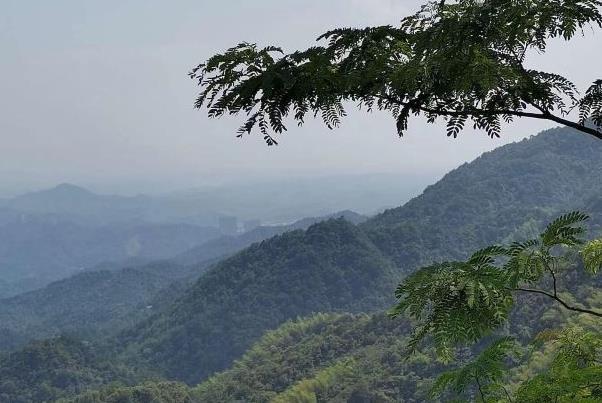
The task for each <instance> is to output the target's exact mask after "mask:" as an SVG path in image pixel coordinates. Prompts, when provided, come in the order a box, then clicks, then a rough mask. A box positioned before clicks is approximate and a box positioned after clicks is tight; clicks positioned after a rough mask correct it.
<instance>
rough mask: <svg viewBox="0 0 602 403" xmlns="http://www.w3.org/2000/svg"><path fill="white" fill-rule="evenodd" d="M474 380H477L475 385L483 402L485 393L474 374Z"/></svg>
mask: <svg viewBox="0 0 602 403" xmlns="http://www.w3.org/2000/svg"><path fill="white" fill-rule="evenodd" d="M474 378H475V380H476V381H477V386H478V388H479V394H480V395H481V400H482V401H483V402H485V394H484V393H483V388H482V387H481V382H479V377H478V376H477V375H475V377H474Z"/></svg>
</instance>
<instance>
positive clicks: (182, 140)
mask: <svg viewBox="0 0 602 403" xmlns="http://www.w3.org/2000/svg"><path fill="white" fill-rule="evenodd" d="M0 3H1V5H2V13H0V49H2V59H1V61H0V136H1V140H2V146H1V147H2V153H1V155H0V157H1V158H0V195H7V194H12V193H16V192H21V191H26V190H31V189H36V188H41V187H47V186H53V185H55V184H57V183H62V182H71V183H77V184H80V185H85V186H88V187H91V188H93V189H100V190H105V191H112V192H118V193H137V192H147V193H153V192H165V191H169V190H173V189H180V188H186V187H198V186H202V185H205V184H214V183H222V182H228V181H230V182H232V181H234V182H236V181H239V182H242V181H247V182H248V181H253V180H258V179H261V180H266V179H270V178H286V177H312V176H329V175H356V174H373V173H388V174H391V173H393V174H399V175H400V177H403V176H406V177H412V176H421V177H433V178H435V177H439V176H441V175H442V174H444V173H445V172H447V171H448V170H450V169H453V168H454V167H456V166H458V165H460V164H462V163H463V162H466V161H470V160H472V159H474V158H476V157H477V156H478V155H480V154H481V153H482V152H484V151H487V150H491V149H493V148H496V147H499V146H501V145H503V144H505V143H508V142H512V141H517V140H520V139H521V138H523V137H526V136H529V135H532V134H535V133H537V132H538V131H540V130H543V129H545V128H548V127H552V126H554V124H551V123H546V122H540V121H528V120H522V121H517V122H515V123H513V124H511V125H508V126H506V127H504V133H503V135H502V138H500V139H493V140H492V139H490V138H488V137H487V136H486V135H485V134H484V133H480V132H471V131H466V132H464V133H463V134H461V136H460V137H459V138H457V139H450V138H447V137H446V136H445V130H444V127H442V126H441V125H427V124H425V123H424V122H423V121H421V120H413V121H412V122H411V124H410V130H409V132H408V134H407V135H406V136H405V137H404V138H402V139H399V138H398V137H397V136H396V134H395V122H394V121H393V120H392V118H391V117H390V116H388V115H384V114H380V113H373V114H366V113H364V112H358V111H351V113H350V117H349V118H348V119H347V120H345V121H344V123H343V125H342V127H341V128H339V129H337V130H335V131H330V130H328V129H326V128H325V127H324V126H323V125H322V124H321V123H319V122H308V123H307V124H306V125H305V126H303V127H302V128H296V127H291V128H290V130H289V132H287V133H286V134H285V135H283V136H282V137H281V138H280V140H281V141H280V145H279V146H278V147H267V146H266V145H265V143H264V142H263V140H262V138H261V136H258V135H257V136H247V137H245V138H243V139H238V138H236V137H235V130H236V128H237V127H238V126H239V125H240V120H239V119H237V118H231V117H226V118H222V119H219V120H209V119H208V118H207V116H206V114H205V113H204V112H202V111H197V110H195V109H194V108H193V106H192V104H193V101H194V98H195V96H196V94H197V92H198V88H197V87H196V85H195V83H194V82H193V81H192V80H190V79H189V78H188V76H187V73H188V72H189V71H190V70H191V68H192V67H194V66H195V65H197V64H198V63H201V62H203V61H204V60H205V59H207V58H208V57H209V56H211V55H212V54H214V53H216V52H219V51H222V50H224V49H226V48H228V47H231V46H233V45H235V44H237V43H239V42H242V41H246V42H254V43H258V44H259V45H268V44H273V45H279V46H282V47H283V48H284V49H285V50H288V51H293V50H296V49H300V48H305V47H307V46H311V45H312V44H313V43H314V40H315V38H316V37H317V36H318V35H320V34H321V33H323V32H324V31H326V30H329V29H331V28H335V27H342V26H351V27H363V26H368V25H381V24H396V23H397V22H398V21H399V20H400V19H401V18H402V17H403V16H405V15H408V14H410V13H412V12H414V11H416V10H417V8H418V7H419V5H420V4H422V1H416V0H364V1H361V0H328V1H325V0H287V1H284V0H253V1H243V0H227V1H224V0H221V1H217V0H195V1H189V0H182V1H159V0H105V1H92V0H54V1H46V0H28V1H22V0H0ZM599 34H600V33H598V36H597V39H596V36H595V35H594V34H593V33H591V32H587V33H586V35H585V36H584V37H579V38H577V39H575V40H573V41H572V42H571V43H570V44H566V43H563V42H560V41H557V42H554V43H552V45H551V47H550V49H549V51H548V52H547V53H546V54H545V55H534V57H533V59H532V64H533V65H534V66H537V67H538V68H540V69H542V70H548V71H554V72H558V73H561V74H565V75H567V76H568V77H570V78H571V79H573V81H575V82H576V84H578V85H579V86H580V88H586V86H587V85H588V83H591V81H593V80H594V79H596V78H599V66H600V63H601V62H602V52H601V51H600V50H601V49H602V46H600V44H601V42H600V38H602V37H601V36H600V35H599Z"/></svg>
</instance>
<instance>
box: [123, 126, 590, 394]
mask: <svg viewBox="0 0 602 403" xmlns="http://www.w3.org/2000/svg"><path fill="white" fill-rule="evenodd" d="M600 155H602V144H600V143H599V142H596V140H595V139H592V138H590V137H587V136H586V135H579V134H577V133H574V132H572V131H570V130H568V129H553V130H550V131H547V132H544V133H542V134H540V135H538V136H536V137H533V138H531V139H528V140H524V141H522V142H520V143H516V144H511V145H508V146H505V147H502V148H500V149H499V150H496V151H493V152H491V153H487V154H485V155H483V156H482V157H480V158H478V159H477V160H475V161H473V162H472V163H470V164H466V165H464V166H462V167H460V168H458V169H456V170H454V171H452V172H451V173H450V174H448V175H446V176H445V177H444V178H443V179H442V180H441V181H439V182H438V183H437V184H436V185H434V186H432V187H430V188H428V189H427V190H426V191H425V192H424V194H423V195H421V196H419V197H417V198H415V199H414V200H412V201H410V202H409V203H408V204H406V205H405V206H403V207H400V208H397V209H393V210H388V211H386V212H385V213H383V214H381V215H379V216H377V217H375V218H372V219H370V220H368V221H367V222H365V223H364V224H360V226H359V227H353V226H351V224H344V223H343V222H331V223H326V224H321V225H317V226H314V227H312V228H310V229H309V230H308V231H307V232H305V233H303V232H296V233H290V234H286V235H284V236H282V237H277V238H274V239H271V240H269V241H265V242H262V243H260V244H256V245H254V246H252V247H251V248H249V249H247V250H245V251H244V252H243V253H241V254H239V255H236V256H235V257H233V258H230V259H227V260H225V261H223V262H221V263H220V264H219V265H217V266H216V267H215V268H214V269H213V270H212V271H211V272H210V273H208V274H207V275H205V276H202V277H201V278H200V279H199V280H198V282H197V283H196V284H195V285H194V286H193V287H192V288H191V289H190V290H189V291H188V292H187V293H186V294H185V295H184V296H182V298H180V299H179V300H178V301H176V302H175V303H174V304H173V305H172V307H171V308H170V309H168V310H167V311H165V312H164V313H162V314H160V315H157V316H155V317H151V318H150V319H149V320H148V321H147V322H145V323H143V324H142V325H140V326H138V327H136V328H133V329H131V330H130V331H128V332H127V333H126V334H125V335H124V337H123V338H122V339H121V341H120V343H123V344H125V345H128V347H127V352H126V354H125V356H126V357H128V358H130V359H140V358H142V360H143V362H145V363H147V364H149V365H151V366H152V367H154V368H156V369H159V370H162V371H164V372H163V373H164V374H166V375H167V376H169V377H175V378H176V379H180V380H184V381H187V382H197V381H198V380H200V379H202V378H203V377H205V376H207V375H209V374H211V373H212V372H214V371H215V370H219V369H221V368H224V367H225V366H227V365H228V364H229V363H230V362H231V361H232V360H233V359H235V358H236V357H237V356H239V355H240V354H241V353H242V352H243V351H244V350H245V348H247V347H248V346H249V345H250V344H251V343H252V341H253V340H254V339H256V338H257V337H259V335H261V334H262V333H263V332H264V331H265V330H268V329H270V328H273V327H275V326H277V325H278V324H279V323H282V322H283V321H285V320H287V319H291V318H294V317H296V316H298V315H305V314H307V313H310V312H315V311H322V312H324V311H337V310H338V311H346V310H351V309H355V310H364V311H365V310H369V309H375V308H382V307H385V305H386V303H387V301H389V295H388V294H387V293H388V292H389V291H388V290H390V285H391V284H393V283H396V282H397V280H398V279H399V278H400V277H401V276H403V274H404V273H409V272H411V271H413V270H415V269H416V268H417V267H419V266H420V265H423V264H425V263H427V262H430V261H434V260H445V259H454V258H459V257H466V255H467V254H468V253H469V252H471V251H473V250H475V249H478V248H479V247H482V246H485V245H487V244H490V243H494V242H497V241H501V240H503V239H506V238H517V237H526V236H524V235H530V234H531V233H533V232H535V231H536V230H538V229H539V228H540V227H541V225H542V224H543V223H545V222H547V221H548V220H549V218H550V217H551V216H553V215H556V214H557V213H559V212H561V211H565V210H569V209H575V208H579V207H581V206H582V205H584V204H585V203H586V201H587V200H591V198H592V197H593V195H596V194H600V193H602V189H601V188H602V183H600V181H599V179H598V178H599V175H598V174H599V173H600V172H602V159H600V158H599V156H600ZM525 189H527V190H525ZM352 245H353V246H352ZM375 245H376V247H375ZM389 259H391V260H392V261H393V262H394V263H395V264H394V265H391V264H390V262H389ZM367 273H368V274H367ZM378 276H381V277H378ZM391 278H395V280H390V279H391ZM391 281H392V283H388V282H391ZM357 285H361V292H359V293H358V292H348V290H352V289H353V287H357ZM379 304H380V305H379Z"/></svg>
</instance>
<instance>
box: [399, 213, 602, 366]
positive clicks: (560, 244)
mask: <svg viewBox="0 0 602 403" xmlns="http://www.w3.org/2000/svg"><path fill="white" fill-rule="evenodd" d="M587 219H588V216H587V215H585V214H583V213H580V212H572V213H568V214H565V215H563V216H561V217H559V218H557V219H556V220H554V221H553V222H552V223H550V224H549V225H548V226H547V228H546V229H545V230H544V231H543V232H542V233H541V234H540V236H539V237H538V238H537V239H532V240H529V241H525V242H514V243H512V244H511V245H509V246H491V247H488V248H485V249H482V250H480V251H477V252H476V253H474V254H473V255H472V256H471V257H470V258H469V259H468V260H467V261H465V262H447V263H442V264H435V265H433V266H428V267H424V268H422V269H420V270H418V271H417V272H415V273H414V274H412V275H410V276H409V277H407V278H406V279H405V280H404V281H403V282H402V283H401V284H400V285H399V286H398V288H397V290H396V294H395V295H396V297H397V298H398V300H399V303H398V304H397V305H396V306H395V307H394V308H393V309H392V310H391V312H390V314H391V315H392V316H393V317H397V316H400V315H402V314H408V315H409V316H410V317H412V318H414V319H415V320H417V325H416V330H415V333H414V337H413V339H412V342H411V343H410V347H411V348H412V349H415V347H416V346H417V345H418V343H419V342H420V341H421V340H422V339H424V338H425V337H427V336H429V337H431V338H432V339H433V341H434V343H435V345H436V346H437V347H438V349H439V352H440V354H441V356H442V358H443V359H446V360H450V359H451V358H452V353H453V350H452V348H453V346H454V345H457V344H461V343H471V342H476V341H478V340H479V339H481V338H482V337H484V336H486V335H487V334H489V333H491V332H492V331H493V330H495V329H497V328H498V327H500V326H501V325H502V324H504V323H505V322H506V321H507V320H508V316H509V313H510V310H511V309H512V307H513V305H514V302H515V293H516V292H532V293H536V294H543V295H545V296H547V297H550V298H553V299H555V300H556V301H558V302H560V303H562V304H563V305H564V306H565V307H567V308H569V309H570V308H571V307H570V306H568V305H567V304H566V303H565V302H564V301H562V300H561V299H560V297H559V296H558V290H557V275H558V273H559V272H560V271H561V270H562V269H563V268H564V267H565V266H566V264H565V263H566V253H564V252H565V251H567V250H570V249H571V248H574V247H576V246H579V245H581V244H583V243H584V240H583V239H582V236H583V235H584V233H585V229H584V228H583V226H582V223H583V222H584V221H585V220H587ZM597 242H598V241H594V243H590V244H588V245H587V246H586V247H585V250H586V251H587V253H586V255H585V256H586V260H587V259H589V260H590V262H592V261H593V262H597V259H598V258H599V256H598V255H596V254H595V253H594V252H593V250H597V251H598V252H599V250H598V249H596V248H595V247H592V246H591V245H597ZM592 256H594V257H592ZM589 264H590V265H591V264H593V263H589ZM544 279H547V280H549V281H550V282H552V287H553V290H551V291H549V292H548V291H544V290H539V289H532V288H526V287H527V286H533V285H538V284H541V282H542V281H543V280H544Z"/></svg>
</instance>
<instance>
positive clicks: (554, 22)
mask: <svg viewBox="0 0 602 403" xmlns="http://www.w3.org/2000/svg"><path fill="white" fill-rule="evenodd" d="M601 6H602V3H601V2H600V1H598V0H575V1H564V0H518V1H512V2H511V3H509V2H508V1H507V0H488V1H475V0H457V1H453V2H451V1H448V2H446V1H428V2H427V3H426V4H425V5H424V6H423V7H422V9H421V10H420V11H419V12H418V13H416V14H415V15H412V16H410V17H406V18H403V19H402V20H401V24H400V25H399V26H395V27H394V26H379V27H369V28H364V29H353V28H342V29H335V30H332V31H329V32H327V33H325V34H323V35H322V36H320V37H319V38H318V40H322V41H324V42H327V44H325V45H323V46H314V47H311V48H309V49H307V50H304V51H297V52H293V53H290V54H285V53H284V52H283V51H282V50H281V49H280V48H277V47H273V46H268V47H265V48H258V47H257V46H256V45H253V44H249V43H241V44H240V45H238V46H236V47H234V48H231V49H229V50H227V51H226V52H224V53H222V54H217V55H215V56H213V57H211V58H210V59H209V60H207V62H206V63H203V64H201V65H199V66H197V67H196V68H194V69H193V71H192V72H191V74H190V75H191V77H192V78H193V79H195V80H196V81H197V82H198V84H199V85H200V86H201V93H200V95H199V97H198V98H197V100H196V102H195V106H196V107H197V108H202V107H207V109H208V115H209V117H212V118H216V117H220V116H223V115H226V114H230V115H237V114H239V113H242V114H245V115H246V116H247V119H246V121H245V123H244V124H243V125H242V126H241V127H240V129H239V131H238V135H239V136H243V135H244V134H246V133H251V131H252V130H253V129H254V128H258V130H259V131H260V133H261V134H262V135H263V137H264V139H265V141H266V142H267V144H268V145H273V144H277V140H276V139H275V137H274V135H273V133H277V134H278V133H282V132H283V131H285V130H286V126H285V123H284V121H285V119H286V118H287V117H291V118H292V119H293V120H294V122H296V123H298V124H299V125H301V124H303V123H304V121H305V119H306V118H307V115H308V114H309V115H310V116H312V115H313V116H318V115H319V116H320V117H321V118H322V120H323V121H324V123H325V124H326V125H327V126H328V127H329V128H331V129H332V128H334V127H337V126H339V124H340V123H341V120H342V119H343V118H344V117H345V116H346V112H345V105H346V103H352V104H353V105H359V106H361V107H364V108H365V109H367V110H372V109H379V110H386V111H389V112H391V113H392V115H393V117H394V119H395V120H396V122H397V132H398V133H399V135H400V136H401V135H403V134H404V132H405V131H406V130H407V126H408V120H409V118H410V117H411V116H419V115H423V116H424V117H425V118H426V120H427V121H428V122H429V123H434V122H435V121H436V120H437V119H438V118H443V119H445V120H446V122H447V134H448V136H454V137H456V136H457V135H458V133H459V132H460V131H462V129H463V128H464V126H465V125H466V123H468V122H469V121H470V123H472V125H473V126H474V127H475V128H478V129H483V130H485V131H486V132H487V134H488V135H489V136H491V137H494V136H499V134H500V131H501V124H502V122H508V121H512V120H513V119H514V118H516V117H520V118H533V119H543V120H550V121H554V122H556V123H560V124H562V125H566V126H569V127H573V128H575V129H577V130H579V131H581V132H584V133H588V134H590V135H592V136H593V137H595V138H598V139H602V79H600V80H597V81H595V82H594V83H593V84H592V85H591V86H590V87H589V88H588V89H587V90H586V91H585V94H584V95H582V96H581V95H580V94H579V92H578V90H577V88H576V87H575V85H574V84H573V83H572V82H571V81H570V80H568V79H567V78H565V77H563V76H560V75H558V74H554V73H551V72H544V71H538V70H535V69H532V68H530V67H526V66H530V65H532V63H531V62H530V61H528V60H527V58H528V56H530V55H531V54H532V53H533V51H538V52H541V53H543V52H545V50H546V48H547V43H548V41H550V40H552V39H555V38H562V39H564V40H567V41H568V40H570V39H571V38H573V37H574V36H575V35H576V34H578V33H579V32H580V31H584V30H586V29H590V28H591V27H600V26H602V14H601V13H600V7H601ZM574 109H578V110H579V119H578V120H577V121H571V120H567V118H566V115H567V114H568V113H569V112H570V111H572V110H574ZM588 119H589V121H588Z"/></svg>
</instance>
